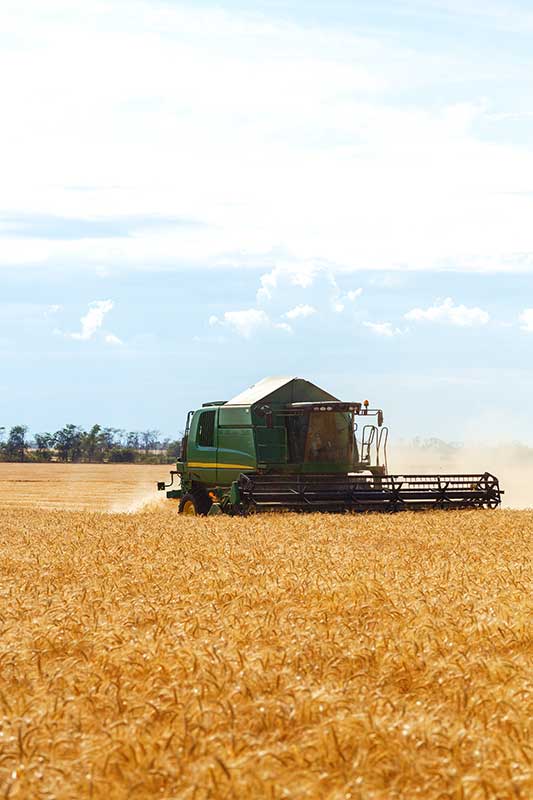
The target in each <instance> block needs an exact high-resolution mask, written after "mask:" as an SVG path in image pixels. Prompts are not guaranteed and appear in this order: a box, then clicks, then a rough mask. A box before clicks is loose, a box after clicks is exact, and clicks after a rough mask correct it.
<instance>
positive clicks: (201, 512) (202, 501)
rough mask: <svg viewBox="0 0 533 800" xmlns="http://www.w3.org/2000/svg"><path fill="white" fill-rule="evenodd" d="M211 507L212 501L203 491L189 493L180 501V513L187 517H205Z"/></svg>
mask: <svg viewBox="0 0 533 800" xmlns="http://www.w3.org/2000/svg"><path fill="white" fill-rule="evenodd" d="M210 507H211V500H210V499H209V497H208V496H207V494H206V492H204V491H203V490H201V489H197V490H196V491H195V490H193V491H192V492H187V493H186V494H184V495H183V497H182V498H181V500H180V507H179V513H180V514H184V515H185V516H186V517H205V516H206V514H207V512H208V511H209V509H210Z"/></svg>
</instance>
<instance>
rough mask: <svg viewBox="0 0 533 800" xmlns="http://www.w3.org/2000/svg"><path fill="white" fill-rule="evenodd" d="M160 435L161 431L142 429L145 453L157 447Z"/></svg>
mask: <svg viewBox="0 0 533 800" xmlns="http://www.w3.org/2000/svg"><path fill="white" fill-rule="evenodd" d="M159 436H160V434H159V431H150V430H148V431H141V442H142V448H143V450H144V451H145V453H147V452H148V451H149V450H154V449H155V446H156V444H157V440H158V438H159Z"/></svg>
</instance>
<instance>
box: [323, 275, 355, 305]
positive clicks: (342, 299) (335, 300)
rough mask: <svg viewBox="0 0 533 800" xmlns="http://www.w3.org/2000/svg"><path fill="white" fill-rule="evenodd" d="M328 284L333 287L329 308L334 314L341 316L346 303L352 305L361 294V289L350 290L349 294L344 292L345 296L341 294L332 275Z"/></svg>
mask: <svg viewBox="0 0 533 800" xmlns="http://www.w3.org/2000/svg"><path fill="white" fill-rule="evenodd" d="M330 282H331V285H332V286H333V296H332V298H331V307H332V309H333V311H334V312H335V313H336V314H341V313H342V312H343V311H344V309H345V307H346V303H353V302H354V301H355V300H357V298H358V297H361V295H362V294H363V290H362V289H351V290H350V291H349V292H346V294H342V293H341V291H340V289H339V287H338V284H337V281H336V280H335V277H334V276H333V275H331V277H330Z"/></svg>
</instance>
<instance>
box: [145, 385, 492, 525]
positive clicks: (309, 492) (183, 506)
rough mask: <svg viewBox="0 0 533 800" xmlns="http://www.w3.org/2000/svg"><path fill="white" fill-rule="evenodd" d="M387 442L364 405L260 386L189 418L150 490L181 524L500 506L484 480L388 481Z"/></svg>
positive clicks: (377, 417) (294, 388) (379, 415)
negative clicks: (268, 513) (166, 471)
mask: <svg viewBox="0 0 533 800" xmlns="http://www.w3.org/2000/svg"><path fill="white" fill-rule="evenodd" d="M387 438H388V429H387V428H386V427H385V426H384V425H383V412H382V411H381V410H380V409H370V408H369V407H368V401H367V400H365V401H364V403H359V402H357V403H356V402H353V403H345V402H342V401H340V400H337V399H336V398H335V397H333V396H332V395H331V394H329V393H328V392H325V391H324V390H323V389H320V388H319V387H318V386H315V385H314V384H312V383H309V381H306V380H303V379H302V378H285V377H282V378H264V379H263V380H261V381H259V382H258V383H256V384H255V385H254V386H252V387H251V388H250V389H247V390H246V391H244V392H242V393H241V394H239V395H237V397H234V398H233V400H229V401H227V402H226V401H220V402H212V403H204V404H203V406H202V408H200V409H198V410H197V411H190V412H189V414H188V416H187V424H186V428H185V435H184V437H183V441H182V447H181V457H180V458H179V459H178V462H177V465H176V469H175V470H172V471H171V473H170V474H171V482H170V483H169V484H165V483H164V482H163V483H158V484H157V488H158V489H159V490H160V491H164V490H167V497H168V498H170V499H174V500H179V511H180V513H181V514H188V515H206V514H209V515H211V514H220V513H226V514H247V513H251V512H255V511H260V510H263V509H292V510H297V511H309V510H313V511H336V512H339V511H401V510H404V509H421V508H497V507H498V506H499V505H500V503H501V495H502V494H503V492H502V491H501V490H500V487H499V483H498V479H497V478H495V477H494V476H493V475H491V474H490V473H488V472H484V473H482V474H475V475H474V474H472V475H471V474H469V475H389V474H388V472H387ZM176 478H177V479H178V480H177V481H176V484H175V483H174V481H175V479H176ZM174 487H175V488H174Z"/></svg>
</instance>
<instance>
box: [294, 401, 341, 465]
mask: <svg viewBox="0 0 533 800" xmlns="http://www.w3.org/2000/svg"><path fill="white" fill-rule="evenodd" d="M287 429H288V433H289V449H290V460H291V462H293V463H299V462H302V461H303V462H306V463H310V462H311V463H323V464H324V463H327V464H338V463H340V464H351V463H352V462H353V460H354V453H353V446H354V436H353V427H352V416H351V414H347V413H344V412H326V413H324V412H320V411H312V412H311V413H306V414H295V415H294V416H290V417H288V419H287Z"/></svg>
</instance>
